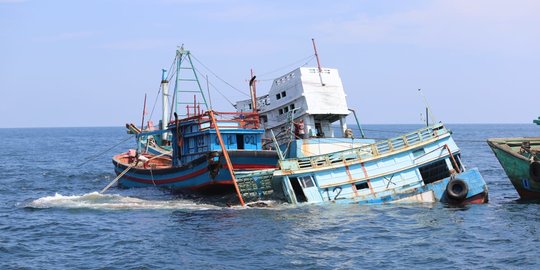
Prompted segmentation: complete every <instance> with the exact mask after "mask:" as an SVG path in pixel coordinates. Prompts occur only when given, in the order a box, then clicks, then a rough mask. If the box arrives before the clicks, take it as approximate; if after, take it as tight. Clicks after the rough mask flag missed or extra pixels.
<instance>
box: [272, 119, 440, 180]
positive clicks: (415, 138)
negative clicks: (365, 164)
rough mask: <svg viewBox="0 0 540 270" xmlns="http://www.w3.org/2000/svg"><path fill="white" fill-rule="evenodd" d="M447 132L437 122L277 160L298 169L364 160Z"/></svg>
mask: <svg viewBox="0 0 540 270" xmlns="http://www.w3.org/2000/svg"><path fill="white" fill-rule="evenodd" d="M446 133H449V131H448V130H447V129H445V128H444V126H443V125H441V124H439V125H436V126H431V127H427V128H423V129H420V130H417V131H414V132H411V133H407V134H405V135H403V136H400V137H395V138H391V139H388V140H383V141H379V142H376V143H373V144H366V145H362V146H360V147H355V148H351V149H347V150H342V151H337V152H332V153H328V154H322V155H315V156H309V157H301V158H289V159H285V160H281V161H279V163H280V168H281V170H285V171H287V170H291V171H292V170H300V169H310V168H319V167H324V166H330V165H333V164H338V163H344V162H352V161H358V160H364V159H367V158H372V157H377V156H381V155H384V154H389V153H391V152H395V151H399V150H402V149H404V148H407V147H414V146H416V145H419V144H421V143H423V142H425V141H427V140H431V139H433V138H437V137H439V136H441V135H443V134H446Z"/></svg>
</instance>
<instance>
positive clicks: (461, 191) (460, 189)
mask: <svg viewBox="0 0 540 270" xmlns="http://www.w3.org/2000/svg"><path fill="white" fill-rule="evenodd" d="M467 193H469V186H468V185H467V182H465V181H463V180H461V179H458V178H456V179H451V180H450V181H449V182H448V185H446V195H447V196H448V198H449V199H452V200H455V201H460V202H461V201H463V200H465V199H466V198H467Z"/></svg>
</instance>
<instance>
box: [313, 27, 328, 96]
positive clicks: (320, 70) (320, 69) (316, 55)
mask: <svg viewBox="0 0 540 270" xmlns="http://www.w3.org/2000/svg"><path fill="white" fill-rule="evenodd" d="M311 43H313V50H314V51H315V58H316V59H317V67H318V68H319V79H320V80H321V85H322V86H324V85H325V84H324V82H323V80H322V68H321V61H320V60H319V54H318V53H317V46H315V39H314V38H312V39H311Z"/></svg>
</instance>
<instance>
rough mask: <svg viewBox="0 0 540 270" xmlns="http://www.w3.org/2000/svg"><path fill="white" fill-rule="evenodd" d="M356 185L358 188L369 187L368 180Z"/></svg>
mask: <svg viewBox="0 0 540 270" xmlns="http://www.w3.org/2000/svg"><path fill="white" fill-rule="evenodd" d="M354 186H355V187H356V190H361V189H366V188H369V185H368V183H367V182H362V183H356V184H355V185H354Z"/></svg>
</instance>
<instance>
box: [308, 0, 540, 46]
mask: <svg viewBox="0 0 540 270" xmlns="http://www.w3.org/2000/svg"><path fill="white" fill-rule="evenodd" d="M422 3H425V4H423V5H422V6H419V7H415V8H414V9H409V10H401V11H398V12H393V13H386V14H382V15H368V14H367V13H362V12H359V13H358V14H356V16H354V17H353V18H352V19H349V20H340V19H332V20H327V21H325V22H322V23H320V24H318V26H317V28H318V30H319V31H321V32H323V33H326V34H327V36H328V39H330V40H334V41H337V42H340V43H402V44H413V45H418V46H425V47H437V48H439V47H443V48H454V49H465V50H469V49H472V50H482V51H493V52H501V51H505V52H509V53H512V52H514V53H515V52H517V51H522V50H525V51H528V50H536V49H537V48H538V47H539V46H540V28H539V27H538V25H540V16H538V14H540V2H538V1H514V2H510V1H488V0H478V1H464V0H460V1H447V0H441V1H429V2H422Z"/></svg>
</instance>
